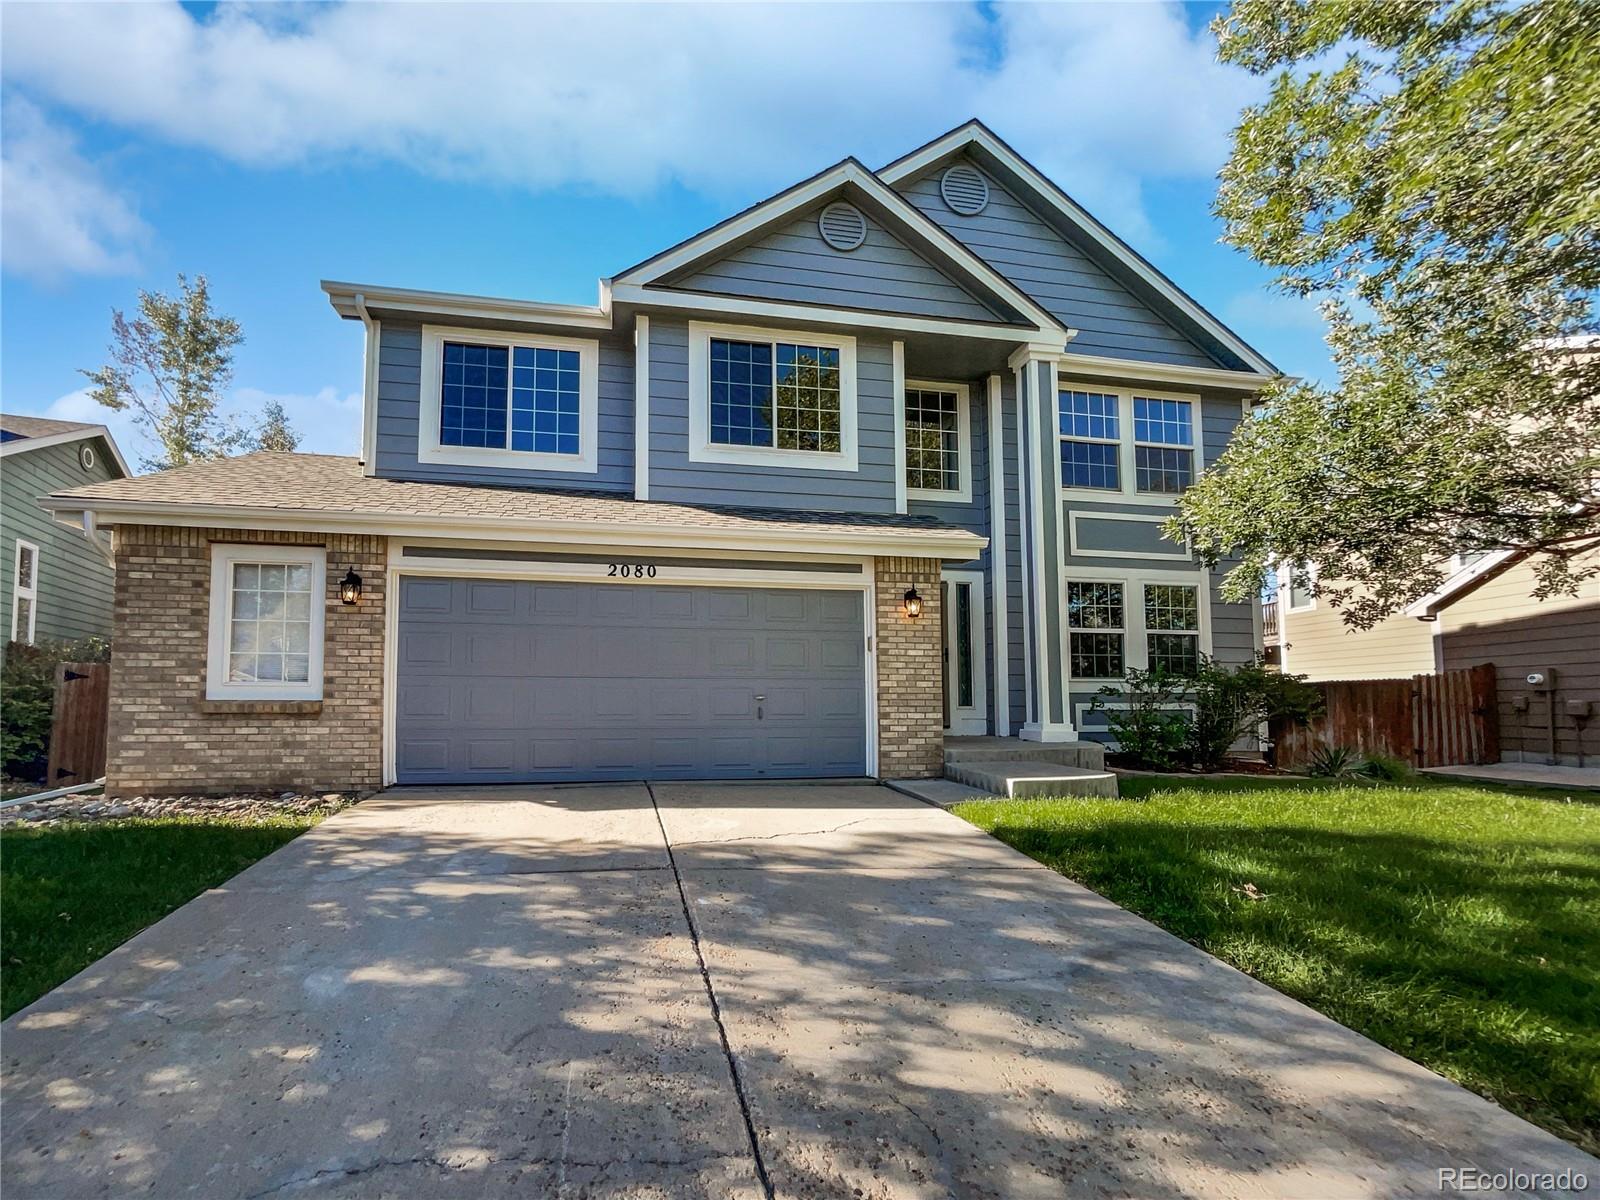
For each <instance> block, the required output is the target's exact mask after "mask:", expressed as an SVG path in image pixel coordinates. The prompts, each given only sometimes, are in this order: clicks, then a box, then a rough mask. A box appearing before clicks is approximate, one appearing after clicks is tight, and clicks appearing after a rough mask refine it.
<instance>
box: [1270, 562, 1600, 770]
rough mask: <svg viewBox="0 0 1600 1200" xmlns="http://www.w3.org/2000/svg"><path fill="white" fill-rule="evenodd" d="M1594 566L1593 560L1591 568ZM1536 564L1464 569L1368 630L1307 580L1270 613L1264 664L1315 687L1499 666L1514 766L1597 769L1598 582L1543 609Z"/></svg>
mask: <svg viewBox="0 0 1600 1200" xmlns="http://www.w3.org/2000/svg"><path fill="white" fill-rule="evenodd" d="M1593 557H1594V556H1590V559H1591V560H1592V558H1593ZM1534 584H1535V580H1534V558H1533V556H1531V555H1528V554H1525V553H1518V552H1514V551H1500V552H1497V553H1493V554H1487V555H1482V556H1479V557H1477V558H1475V559H1473V560H1470V561H1466V562H1463V563H1462V564H1461V565H1460V566H1459V567H1458V569H1457V570H1456V571H1455V572H1454V573H1453V574H1452V575H1451V576H1450V577H1449V578H1447V579H1446V580H1445V581H1444V582H1443V583H1442V584H1441V585H1440V586H1439V588H1438V590H1437V591H1435V592H1432V593H1430V594H1429V595H1427V596H1424V597H1423V598H1422V599H1420V600H1418V601H1417V602H1416V603H1415V604H1413V605H1411V606H1410V607H1409V608H1407V609H1406V610H1404V611H1403V612H1400V613H1397V614H1395V615H1394V616H1392V617H1390V618H1388V619H1387V620H1385V621H1381V622H1379V623H1378V624H1377V625H1375V626H1374V627H1373V628H1371V629H1366V630H1352V629H1350V628H1348V627H1347V626H1346V625H1345V624H1344V622H1343V620H1342V617H1341V610H1339V609H1336V608H1334V607H1332V606H1331V605H1329V604H1328V603H1327V601H1326V600H1324V599H1322V598H1320V597H1317V596H1314V595H1312V594H1311V588H1309V587H1302V586H1300V583H1299V582H1298V581H1294V582H1291V581H1289V580H1284V581H1282V582H1280V584H1279V587H1278V590H1277V593H1276V597H1275V599H1273V600H1270V601H1268V602H1267V603H1266V604H1265V605H1264V606H1263V610H1264V611H1263V634H1264V640H1265V644H1266V645H1265V648H1266V655H1267V660H1268V661H1269V662H1272V663H1275V664H1277V665H1278V666H1279V667H1280V668H1281V669H1282V670H1285V671H1293V672H1295V673H1296V674H1302V675H1305V676H1307V677H1309V678H1310V679H1313V680H1318V681H1321V680H1335V679H1395V678H1401V677H1405V676H1408V675H1421V674H1426V673H1430V672H1434V671H1456V670H1460V669H1462V668H1465V667H1473V666H1478V665H1479V664H1482V663H1493V664H1494V666H1495V676H1496V685H1497V694H1498V697H1499V708H1500V713H1499V717H1500V752H1501V758H1502V759H1503V760H1505V761H1507V762H1548V761H1550V760H1551V759H1552V758H1553V759H1555V760H1556V761H1558V762H1560V763H1564V764H1567V765H1594V764H1595V763H1597V762H1600V579H1589V580H1586V581H1585V582H1584V583H1583V584H1582V585H1581V586H1580V588H1579V590H1578V594H1577V595H1575V596H1553V597H1551V598H1549V599H1546V600H1536V599H1534V597H1533V590H1534Z"/></svg>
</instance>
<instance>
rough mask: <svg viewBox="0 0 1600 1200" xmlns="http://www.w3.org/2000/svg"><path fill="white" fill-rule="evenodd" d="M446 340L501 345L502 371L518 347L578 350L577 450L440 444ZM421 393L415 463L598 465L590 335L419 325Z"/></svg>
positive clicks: (576, 468)
mask: <svg viewBox="0 0 1600 1200" xmlns="http://www.w3.org/2000/svg"><path fill="white" fill-rule="evenodd" d="M446 341H453V342H456V341H459V342H483V343H487V344H489V345H495V346H505V347H506V348H507V351H508V357H507V365H506V369H507V372H508V373H509V372H510V371H511V370H512V367H511V363H510V357H509V356H510V352H511V351H513V350H515V349H518V348H521V349H543V350H576V351H577V352H578V453H577V454H552V453H548V452H540V451H535V450H512V449H510V448H509V441H510V439H509V437H508V438H507V442H508V445H507V448H505V449H495V448H490V447H485V446H444V445H440V443H439V409H440V396H439V388H440V381H441V379H442V374H441V372H442V370H443V366H444V362H443V358H444V343H445V342H446ZM421 386H422V392H421V402H420V404H419V405H418V409H417V461H418V462H425V463H444V464H448V465H451V466H458V467H508V468H510V469H512V470H516V471H564V472H573V473H577V474H583V475H593V474H595V473H596V472H598V471H599V469H600V465H599V463H600V455H599V447H598V445H597V443H598V442H599V435H600V343H599V342H597V341H594V340H593V339H591V338H569V337H556V336H553V335H550V334H543V333H539V334H527V333H507V332H505V331H504V330H496V329H461V328H457V327H456V326H453V325H424V326H423V327H422V385H421ZM510 391H511V384H510V381H509V379H508V380H507V383H506V395H507V400H506V420H507V422H508V424H509V422H510V420H511V402H510Z"/></svg>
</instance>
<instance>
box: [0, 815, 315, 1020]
mask: <svg viewBox="0 0 1600 1200" xmlns="http://www.w3.org/2000/svg"><path fill="white" fill-rule="evenodd" d="M319 820H321V817H320V816H315V815H312V816H294V817H288V816H284V817H270V818H264V819H263V818H257V819H253V820H250V819H242V818H235V819H232V820H226V819H222V818H218V817H210V816H208V817H161V818H152V819H144V820H125V821H100V822H93V823H87V822H86V823H75V824H63V825H55V826H52V827H50V828H37V827H32V828H30V827H27V826H23V825H20V824H19V825H13V826H10V827H9V828H7V829H6V830H5V831H4V832H0V964H3V968H0V1016H10V1015H11V1014H12V1013H14V1012H16V1011H17V1009H19V1008H23V1007H25V1006H26V1005H28V1004H31V1003H32V1002H33V1001H35V1000H37V999H38V998H39V997H40V996H42V995H44V994H45V993H46V992H48V991H49V990H50V989H51V988H53V987H55V986H56V985H57V984H60V983H62V982H64V981H65V980H67V979H70V978H71V977H72V976H73V975H76V974H77V973H78V972H79V971H81V970H83V968H84V967H86V966H88V965H89V964H90V963H92V962H94V960H95V959H97V958H99V957H100V956H101V955H103V954H106V953H108V952H110V951H111V950H114V949H116V947H118V946H120V945H121V944H122V943H123V942H125V941H127V940H128V939H129V938H131V937H132V936H133V935H134V934H136V933H138V932H139V931H140V930H141V929H143V928H145V927H146V926H147V925H151V924H153V923H155V922H156V921H158V920H160V919H161V918H162V917H164V916H166V914H167V913H169V912H171V911H172V910H173V909H175V908H177V907H178V906H179V905H180V904H183V903H185V902H187V901H189V900H192V899H194V897H196V896H198V895H199V894H200V893H201V892H203V891H205V890H206V889H207V888H212V887H216V886H217V885H218V884H220V883H222V882H223V881H225V880H227V879H229V878H231V877H232V876H234V875H237V874H238V873H239V872H240V871H242V870H244V868H245V867H248V866H249V865H250V864H251V863H253V862H255V861H256V859H258V858H261V857H262V856H263V855H266V854H270V853H271V852H272V851H274V850H276V849H277V848H278V847H279V846H282V845H283V844H284V843H285V842H288V841H291V840H293V839H294V838H295V837H298V836H299V835H300V834H301V833H304V832H305V831H306V830H307V829H309V828H311V826H313V825H315V824H316V823H317V822H318V821H319Z"/></svg>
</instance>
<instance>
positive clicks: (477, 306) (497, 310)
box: [322, 279, 611, 330]
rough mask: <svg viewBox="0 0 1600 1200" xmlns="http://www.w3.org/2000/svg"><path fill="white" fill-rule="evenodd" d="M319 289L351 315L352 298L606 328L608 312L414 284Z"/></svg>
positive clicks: (424, 311) (374, 304)
mask: <svg viewBox="0 0 1600 1200" xmlns="http://www.w3.org/2000/svg"><path fill="white" fill-rule="evenodd" d="M322 290H323V291H324V292H326V293H327V295H328V302H329V303H330V304H332V305H333V308H334V311H335V312H337V313H338V314H339V315H340V316H341V317H350V318H355V317H358V316H359V315H360V314H359V313H358V312H357V310H356V298H357V297H358V296H360V297H361V299H362V303H363V304H364V305H365V306H366V307H367V308H369V309H370V308H392V309H399V310H401V311H404V312H409V313H417V314H419V315H422V316H440V317H464V318H467V319H469V320H479V321H485V320H487V321H515V322H520V323H522V324H527V325H566V326H579V327H581V328H584V329H598V330H609V329H610V328H611V313H610V312H609V311H607V310H606V309H604V308H600V307H598V306H596V305H589V304H545V303H542V302H538V301H533V300H510V299H505V298H502V297H497V296H468V295H464V294H462V293H460V292H428V291H419V290H417V289H415V288H397V287H382V286H375V285H371V284H364V283H340V282H338V281H337V280H332V279H324V280H323V281H322Z"/></svg>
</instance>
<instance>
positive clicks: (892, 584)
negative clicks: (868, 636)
mask: <svg viewBox="0 0 1600 1200" xmlns="http://www.w3.org/2000/svg"><path fill="white" fill-rule="evenodd" d="M876 571H877V624H878V632H877V639H878V640H877V654H878V777H879V778H880V779H934V778H937V777H938V776H940V775H943V774H944V664H943V662H942V661H941V644H942V639H941V637H940V631H941V629H942V622H943V620H944V616H943V613H942V612H941V610H940V603H939V602H940V590H939V561H938V560H937V559H933V558H880V559H878V560H877V562H876ZM912 587H915V588H916V590H917V594H918V595H919V596H921V597H922V604H923V608H922V615H921V616H920V617H915V618H912V617H908V616H906V613H905V605H904V597H905V594H906V591H907V590H908V589H909V588H912Z"/></svg>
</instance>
